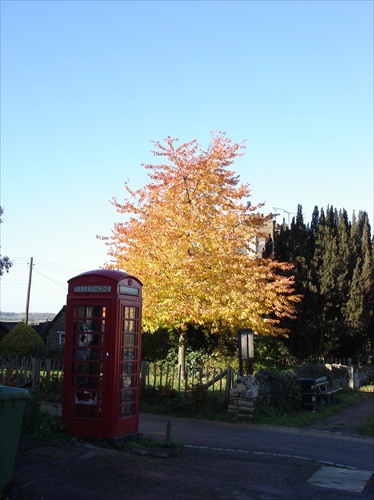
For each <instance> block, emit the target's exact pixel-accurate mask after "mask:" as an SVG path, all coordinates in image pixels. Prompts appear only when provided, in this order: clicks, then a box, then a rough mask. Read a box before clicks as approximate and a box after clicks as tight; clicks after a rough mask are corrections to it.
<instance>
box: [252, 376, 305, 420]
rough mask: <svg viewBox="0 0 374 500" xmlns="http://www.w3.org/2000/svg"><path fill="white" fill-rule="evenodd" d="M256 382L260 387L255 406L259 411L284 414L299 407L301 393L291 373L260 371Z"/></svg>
mask: <svg viewBox="0 0 374 500" xmlns="http://www.w3.org/2000/svg"><path fill="white" fill-rule="evenodd" d="M256 380H257V382H258V383H259V386H260V388H259V395H258V398H257V401H256V405H257V408H259V409H260V410H262V411H263V410H266V411H270V412H274V411H276V412H281V413H284V412H288V411H290V410H295V409H297V408H299V407H300V403H301V391H300V387H299V384H298V383H297V380H296V378H295V377H294V375H293V374H292V373H290V372H280V371H277V370H260V371H259V372H258V373H256Z"/></svg>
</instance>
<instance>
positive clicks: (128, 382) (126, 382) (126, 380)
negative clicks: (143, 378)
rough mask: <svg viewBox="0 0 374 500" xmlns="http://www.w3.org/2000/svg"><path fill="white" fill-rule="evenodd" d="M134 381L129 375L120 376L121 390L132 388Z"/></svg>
mask: <svg viewBox="0 0 374 500" xmlns="http://www.w3.org/2000/svg"><path fill="white" fill-rule="evenodd" d="M134 381H135V377H132V376H130V375H123V376H122V389H127V388H129V387H134Z"/></svg>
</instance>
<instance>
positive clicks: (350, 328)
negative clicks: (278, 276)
mask: <svg viewBox="0 0 374 500" xmlns="http://www.w3.org/2000/svg"><path fill="white" fill-rule="evenodd" d="M273 246H274V258H276V259H277V260H283V261H285V262H288V263H293V264H294V276H295V281H296V285H295V286H296V290H297V292H298V293H300V294H302V295H303V301H302V303H300V304H298V305H297V309H298V315H297V320H296V321H293V322H289V324H288V325H287V326H288V328H289V329H290V334H289V338H288V340H287V343H288V348H289V349H290V352H291V353H292V354H293V355H295V356H297V357H299V358H305V357H308V356H310V355H325V356H326V355H336V356H343V357H347V356H354V355H355V354H356V353H359V352H360V350H362V348H363V347H364V346H365V345H366V346H367V345H371V346H373V343H374V314H373V310H374V270H373V260H374V259H373V242H372V239H371V230H370V225H369V221H368V217H367V214H366V213H365V212H359V215H358V217H356V216H355V214H353V218H352V223H350V222H349V220H348V215H347V212H346V210H345V209H342V210H340V211H339V212H338V211H337V210H336V209H334V207H333V206H328V207H327V209H326V214H325V212H324V210H323V209H321V211H320V212H319V210H318V208H317V207H315V208H314V211H313V215H312V221H311V224H310V226H309V225H307V226H306V225H305V224H304V221H303V217H302V210H301V206H299V207H298V212H297V216H296V218H295V219H293V221H292V223H291V226H290V227H289V228H288V227H284V226H283V227H281V228H280V229H279V231H278V232H277V233H276V236H275V240H274V245H273Z"/></svg>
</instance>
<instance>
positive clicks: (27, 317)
mask: <svg viewBox="0 0 374 500" xmlns="http://www.w3.org/2000/svg"><path fill="white" fill-rule="evenodd" d="M33 260H34V259H33V257H30V272H29V286H28V287H27V299H26V320H25V322H26V325H27V324H28V322H29V306H30V291H31V276H32V267H33Z"/></svg>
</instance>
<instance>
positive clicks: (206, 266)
mask: <svg viewBox="0 0 374 500" xmlns="http://www.w3.org/2000/svg"><path fill="white" fill-rule="evenodd" d="M177 143H178V139H172V138H170V137H167V138H166V140H165V144H161V143H160V142H154V145H155V150H154V151H152V153H153V154H154V155H155V156H157V157H161V158H162V159H163V163H161V164H158V165H152V164H149V165H144V167H145V168H146V169H147V170H148V171H149V173H148V177H149V183H148V184H147V185H146V186H145V187H143V188H141V189H138V190H136V191H133V190H132V189H130V187H129V185H128V183H126V184H125V190H126V192H127V199H126V200H125V201H124V202H123V203H119V202H118V201H117V200H116V199H113V204H114V206H115V207H116V209H117V211H118V212H119V213H120V214H123V215H124V216H125V221H123V222H118V223H115V224H114V228H113V231H112V236H111V237H109V238H104V237H102V238H103V239H106V240H107V245H108V246H109V251H108V254H109V255H110V256H112V257H114V258H115V259H116V260H117V263H118V264H117V266H120V267H121V268H122V269H126V270H127V272H129V273H131V274H133V275H135V276H137V277H138V278H139V279H140V280H141V281H142V282H143V284H144V289H143V309H144V310H143V325H144V327H145V328H147V329H149V330H150V331H154V330H156V329H157V328H158V327H160V326H163V327H166V328H177V329H180V328H182V329H183V328H184V327H185V326H186V325H187V324H188V323H192V324H199V325H205V326H206V325H210V328H211V330H213V331H218V330H219V329H220V328H222V327H229V328H236V327H239V326H242V327H244V326H250V327H252V328H254V329H255V330H256V331H257V332H259V333H266V334H276V333H284V332H283V331H282V330H281V329H280V328H279V327H278V326H277V325H278V323H279V320H280V318H281V317H283V316H288V317H293V315H294V307H293V303H294V302H297V301H298V300H300V299H299V297H298V296H296V295H294V294H293V278H292V277H291V276H290V275H289V274H290V273H287V272H284V271H288V270H289V269H290V268H291V266H290V265H289V264H287V263H282V264H281V263H278V262H275V261H273V260H271V259H259V258H257V257H256V256H255V255H254V252H253V250H252V249H251V246H250V242H251V241H252V240H253V238H255V237H256V235H258V234H259V232H260V231H261V229H262V228H263V227H264V225H265V224H266V222H267V221H268V220H269V219H270V218H271V216H264V215H262V214H260V213H259V212H258V210H259V209H260V208H261V207H262V205H261V204H260V205H255V206H252V205H251V202H250V201H249V198H250V196H251V189H250V186H249V184H248V183H244V184H240V183H239V176H238V175H236V174H235V172H233V171H231V170H229V167H230V166H231V165H232V163H233V162H234V160H235V158H236V157H237V156H240V155H242V153H241V150H242V149H243V148H244V144H243V143H242V144H232V142H231V140H230V139H229V138H227V137H226V136H225V135H224V134H215V135H213V136H212V139H211V142H210V145H209V147H208V149H207V150H206V151H203V150H202V149H201V148H200V146H199V144H198V143H197V141H196V140H193V141H191V142H186V143H184V144H181V145H179V146H178V145H177Z"/></svg>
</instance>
